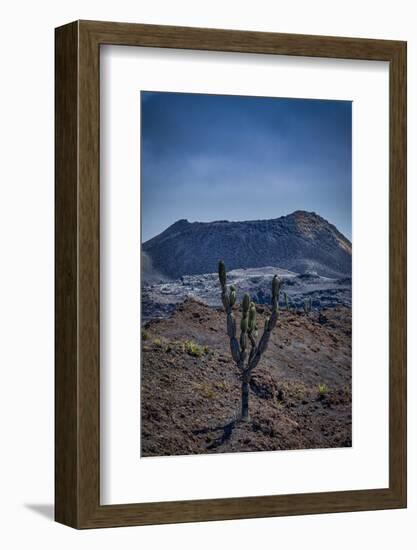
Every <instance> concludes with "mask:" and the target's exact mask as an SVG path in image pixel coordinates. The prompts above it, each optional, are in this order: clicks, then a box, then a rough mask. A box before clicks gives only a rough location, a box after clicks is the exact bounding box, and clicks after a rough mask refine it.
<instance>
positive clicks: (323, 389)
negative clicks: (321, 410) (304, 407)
mask: <svg viewBox="0 0 417 550" xmlns="http://www.w3.org/2000/svg"><path fill="white" fill-rule="evenodd" d="M318 390H319V397H320V398H323V397H324V396H325V395H327V394H328V393H329V388H328V387H327V386H326V384H319V385H318Z"/></svg>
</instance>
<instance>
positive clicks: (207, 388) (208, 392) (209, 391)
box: [199, 384, 215, 399]
mask: <svg viewBox="0 0 417 550" xmlns="http://www.w3.org/2000/svg"><path fill="white" fill-rule="evenodd" d="M199 389H200V393H201V395H202V396H203V397H205V398H206V399H214V396H215V392H214V389H213V386H211V385H209V384H202V385H201V386H200V388H199Z"/></svg>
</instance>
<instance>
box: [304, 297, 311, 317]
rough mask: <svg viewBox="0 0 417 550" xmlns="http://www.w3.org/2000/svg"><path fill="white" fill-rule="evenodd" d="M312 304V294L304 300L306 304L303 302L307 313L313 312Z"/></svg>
mask: <svg viewBox="0 0 417 550" xmlns="http://www.w3.org/2000/svg"><path fill="white" fill-rule="evenodd" d="M312 306H313V300H312V299H311V296H310V297H309V298H306V299H305V300H304V304H303V307H304V313H305V314H306V315H308V314H309V313H310V312H311V309H312Z"/></svg>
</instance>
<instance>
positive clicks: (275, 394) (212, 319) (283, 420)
mask: <svg viewBox="0 0 417 550" xmlns="http://www.w3.org/2000/svg"><path fill="white" fill-rule="evenodd" d="M257 313H258V326H260V327H262V326H263V324H264V317H265V316H266V315H268V313H269V312H268V306H266V305H260V306H257ZM235 315H236V317H237V319H239V320H240V313H239V311H238V309H236V313H235ZM225 324H226V318H225V314H224V312H223V311H222V310H220V309H215V308H213V307H209V306H208V305H206V304H204V303H203V302H200V301H197V300H194V299H187V300H186V301H185V302H184V303H182V304H179V305H177V306H176V309H175V310H174V311H173V313H172V314H171V315H170V316H169V317H167V318H164V319H157V320H153V321H148V322H147V323H146V324H145V325H144V326H143V328H142V362H141V378H142V380H141V430H142V438H141V441H142V448H141V456H145V457H149V456H161V455H185V454H199V453H224V452H236V451H238V452H243V451H267V450H278V449H311V448H329V447H349V446H351V441H352V435H351V400H352V399H351V309H350V307H346V306H343V305H340V306H337V307H335V308H329V309H321V310H320V312H319V311H313V312H311V313H310V314H308V315H306V314H304V313H301V312H300V311H282V312H281V315H280V320H279V322H278V326H277V327H276V329H275V331H274V333H273V335H272V337H271V340H270V344H269V348H268V350H267V352H266V353H265V355H264V356H263V357H262V359H261V362H260V364H259V365H258V367H257V368H256V369H255V370H254V373H253V376H252V381H251V391H250V402H249V410H250V421H249V422H247V423H242V422H239V421H237V420H236V418H237V417H238V412H239V405H240V392H241V384H240V380H239V371H238V369H237V367H236V365H235V364H234V363H233V361H232V359H231V356H230V352H229V340H228V337H227V335H226V330H225Z"/></svg>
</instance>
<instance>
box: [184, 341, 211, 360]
mask: <svg viewBox="0 0 417 550" xmlns="http://www.w3.org/2000/svg"><path fill="white" fill-rule="evenodd" d="M183 350H184V351H185V352H186V353H188V355H191V357H201V356H202V355H204V354H205V353H208V347H207V346H204V347H203V346H200V345H199V344H196V343H195V342H192V341H191V340H186V341H185V342H184V344H183Z"/></svg>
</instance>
